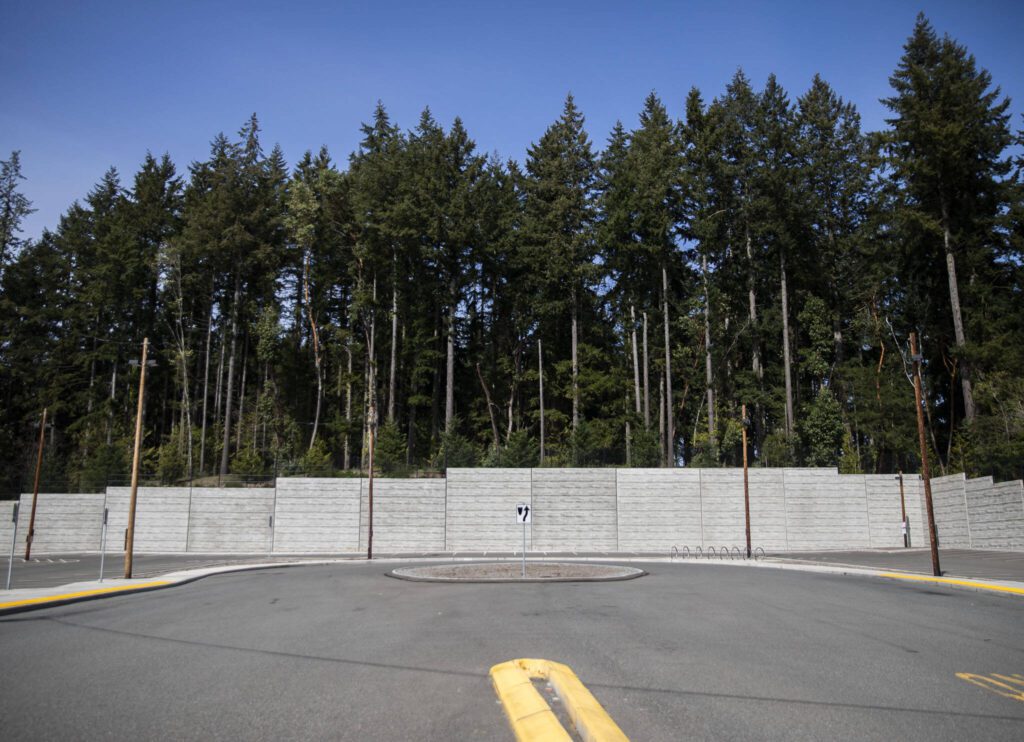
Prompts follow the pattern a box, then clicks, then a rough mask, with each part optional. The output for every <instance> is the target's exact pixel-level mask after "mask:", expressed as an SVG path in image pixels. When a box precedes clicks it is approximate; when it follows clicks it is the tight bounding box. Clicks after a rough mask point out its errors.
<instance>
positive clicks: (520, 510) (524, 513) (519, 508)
mask: <svg viewBox="0 0 1024 742" xmlns="http://www.w3.org/2000/svg"><path fill="white" fill-rule="evenodd" d="M516 522H518V523H522V524H523V573H522V575H523V577H524V578H525V577H526V525H527V524H528V523H532V522H533V508H531V507H530V506H529V505H527V504H526V503H525V502H517V503H516Z"/></svg>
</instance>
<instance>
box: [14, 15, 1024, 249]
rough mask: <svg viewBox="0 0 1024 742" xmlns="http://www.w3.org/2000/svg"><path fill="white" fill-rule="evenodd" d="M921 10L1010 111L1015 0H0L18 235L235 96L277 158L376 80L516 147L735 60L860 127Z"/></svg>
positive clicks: (707, 85) (183, 159)
mask: <svg viewBox="0 0 1024 742" xmlns="http://www.w3.org/2000/svg"><path fill="white" fill-rule="evenodd" d="M919 10H923V11H924V12H925V13H926V14H927V15H928V17H929V19H930V20H931V21H932V24H933V25H934V26H935V28H936V30H937V31H938V32H939V33H940V34H942V33H948V34H950V35H951V36H953V37H954V38H956V39H957V40H959V41H960V42H961V43H963V44H965V45H966V46H967V47H968V49H969V50H970V51H971V52H972V53H974V55H975V56H976V57H977V59H978V62H979V64H980V65H981V66H982V67H985V68H986V69H988V70H989V71H990V72H991V73H992V75H993V78H994V81H995V83H996V84H998V85H1000V86H1001V87H1002V89H1003V92H1004V93H1005V94H1006V95H1008V96H1009V97H1010V98H1012V99H1013V103H1012V104H1011V111H1012V112H1013V114H1014V118H1013V126H1014V128H1015V129H1019V128H1021V126H1022V121H1021V117H1020V114H1021V113H1022V112H1024V105H1022V104H1024V45H1022V44H1021V43H1020V38H1021V31H1022V30H1024V2H1020V0H1017V1H1004V2H999V1H997V0H973V1H972V2H968V0H959V1H957V0H942V1H939V0H916V1H913V2H907V1H906V0H853V1H851V2H833V1H832V0H818V1H817V2H795V1H794V0H775V1H774V2H756V1H754V0H734V1H733V2H696V1H694V0H678V1H677V2H625V1H623V0H619V1H618V2H604V0H590V1H589V2H558V1H557V0H552V1H551V2H534V1H533V0H519V1H517V2H507V3H506V2H486V0H477V1H476V2H443V1H437V2H430V1H429V0H420V1H418V2H417V1H407V2H389V1H388V0H378V1H377V2H345V1H343V0H336V1H334V2H326V1H324V2H312V1H310V2H303V1H302V0H292V1H291V2H288V1H287V0H272V1H271V2H264V1H262V0H250V1H249V2H219V1H218V0H205V1H202V2H192V1H191V0H178V1H177V2H171V1H167V2H155V1H149V0H130V1H127V2H103V1H102V0H94V1H92V2H81V1H80V2H54V1H51V0H29V1H28V2H26V1H24V0H0V159H7V157H8V156H9V154H10V152H11V151H12V150H15V149H18V150H21V153H22V154H21V157H22V170H23V172H24V174H25V175H26V177H27V178H28V180H27V181H26V182H24V184H23V192H24V193H25V194H26V195H27V196H28V197H29V198H30V199H31V200H32V201H33V203H34V205H35V207H36V208H37V209H38V212H37V213H36V214H33V215H32V216H31V217H29V219H28V220H27V222H26V224H25V227H26V229H25V235H26V236H30V237H35V236H38V234H39V233H40V232H41V231H42V229H43V228H44V227H49V228H53V227H55V226H56V225H57V220H58V218H59V216H60V214H61V213H63V212H64V211H65V210H66V209H67V208H68V206H69V205H70V204H71V203H72V201H74V200H75V199H80V198H82V197H83V196H84V195H85V194H86V193H87V192H88V191H89V190H90V189H91V187H92V186H93V185H94V184H95V183H96V182H97V181H98V180H99V179H100V177H101V176H102V175H103V173H104V171H106V169H107V168H108V167H110V166H111V165H113V166H115V167H117V169H118V170H119V171H120V173H121V175H122V182H124V183H125V184H128V183H130V180H131V177H132V176H133V174H134V172H135V171H136V169H137V168H138V166H139V164H140V163H141V162H142V159H143V157H144V156H145V154H146V151H147V150H150V151H152V152H153V153H154V154H156V155H159V154H162V153H164V152H167V153H169V154H170V156H171V158H172V159H173V160H174V162H175V163H176V165H177V166H178V171H179V172H180V173H186V172H187V168H188V164H189V163H190V162H191V161H193V160H197V159H203V158H205V156H206V155H207V153H208V151H209V142H210V140H211V139H212V138H213V137H214V136H215V135H216V134H217V133H218V132H221V131H224V132H226V133H228V134H234V133H235V132H236V131H237V130H238V128H239V127H240V126H241V125H242V123H243V122H244V121H245V120H246V119H247V118H248V116H249V115H250V114H251V113H252V112H256V113H257V114H258V116H259V118H260V121H261V124H262V127H263V132H264V134H263V136H264V144H265V146H266V148H267V149H268V150H269V148H270V147H271V146H272V145H273V144H274V143H279V144H280V145H281V146H282V148H283V149H284V152H285V155H286V157H287V158H288V161H289V163H294V162H295V161H296V160H297V159H298V158H299V157H300V156H301V155H302V153H303V152H304V151H305V150H307V149H314V150H315V149H317V148H319V147H320V145H321V144H326V145H327V146H328V147H329V149H330V151H331V153H332V155H333V156H334V158H335V160H337V161H339V162H341V163H342V164H344V163H345V162H346V161H347V157H348V154H349V153H350V152H351V151H352V150H353V149H354V148H355V147H356V146H357V144H358V141H359V138H360V135H359V124H360V123H361V122H363V121H366V120H368V119H369V118H370V115H371V113H372V111H373V107H374V105H375V103H376V101H377V100H378V99H380V100H382V101H383V102H384V104H385V106H386V107H387V109H388V111H389V113H390V114H391V116H392V119H393V120H394V121H395V122H396V123H397V124H398V125H400V126H401V127H402V128H404V129H408V128H412V127H413V126H415V124H416V122H417V119H418V117H419V113H420V111H422V109H423V108H424V107H425V106H430V108H431V109H432V111H433V112H434V115H435V117H436V118H437V119H438V120H439V121H440V122H441V123H442V124H444V125H445V126H448V125H449V124H450V123H451V121H452V119H453V118H454V117H455V116H461V117H462V119H463V121H464V122H465V124H466V127H467V129H468V130H469V133H470V135H471V136H472V137H473V138H474V139H475V141H476V143H477V146H478V148H479V149H480V150H483V151H485V152H497V153H498V154H499V155H501V156H502V157H503V158H510V157H511V158H515V159H518V160H522V158H523V157H524V155H525V151H526V148H527V147H528V146H529V144H530V143H531V142H534V141H536V140H537V139H538V138H539V136H540V135H541V134H542V133H543V131H544V129H545V128H546V127H547V126H548V125H549V124H550V123H551V122H552V121H554V120H555V119H556V118H557V117H558V115H559V113H560V111H561V106H562V103H563V100H564V98H565V95H566V93H567V92H569V91H571V92H572V93H573V94H574V95H575V96H576V100H577V103H578V104H579V106H580V108H581V109H582V110H583V112H584V114H585V115H586V117H587V129H588V131H589V132H590V135H591V137H592V139H593V140H594V142H595V144H596V145H597V146H598V148H601V147H603V146H604V143H605V140H606V138H607V136H608V133H609V131H610V130H611V127H612V125H613V124H614V123H615V121H616V120H617V119H621V120H622V121H623V123H624V124H625V125H626V126H628V127H632V126H634V125H635V122H636V117H637V114H638V112H639V110H640V108H641V105H642V103H643V99H644V97H645V96H646V95H647V93H648V92H650V91H651V90H654V91H656V92H657V93H658V94H659V95H660V96H661V98H662V100H663V101H664V102H665V104H666V105H667V106H668V109H669V112H670V113H671V114H672V115H674V116H676V117H682V116H683V113H684V111H683V108H684V101H685V97H686V93H687V91H688V90H689V89H690V87H692V86H694V85H695V86H697V87H698V88H700V90H701V92H702V93H703V94H704V96H705V98H706V99H708V100H710V99H711V98H714V97H715V96H717V95H719V94H720V93H721V92H722V91H723V89H724V86H725V84H726V82H727V81H728V80H729V78H730V77H732V75H733V73H734V72H735V71H736V69H737V68H739V67H742V68H743V69H744V70H745V71H746V72H747V74H748V75H749V76H750V78H751V79H752V80H753V82H754V84H755V85H756V86H758V87H760V86H761V85H762V84H763V82H764V80H765V78H766V77H767V75H768V74H769V73H770V72H775V73H776V75H777V76H778V78H779V81H780V82H781V83H782V85H783V86H784V87H785V88H786V89H787V91H788V92H789V93H790V96H791V98H794V99H795V98H796V97H798V96H799V95H800V94H802V93H803V91H805V90H806V89H807V87H808V85H809V83H810V80H811V78H812V76H813V75H814V73H816V72H820V73H821V74H822V76H823V77H824V78H825V79H826V80H828V81H829V82H830V83H831V84H832V85H833V87H834V88H836V90H837V91H838V92H839V93H840V94H841V95H842V96H843V97H845V98H846V99H848V100H851V101H853V102H854V103H855V104H856V105H857V107H858V109H859V110H860V112H861V114H862V116H863V119H864V125H865V128H868V129H877V128H881V127H883V126H884V118H885V111H884V109H883V108H882V106H881V105H880V104H879V102H878V99H879V98H880V97H883V96H886V95H888V94H889V85H888V78H889V75H890V74H891V73H892V71H893V70H894V69H895V67H896V64H897V61H898V60H899V57H900V54H901V52H902V45H903V42H904V41H905V40H906V38H907V36H908V35H909V34H910V32H911V30H912V29H913V25H914V18H915V16H916V14H917V12H918V11H919Z"/></svg>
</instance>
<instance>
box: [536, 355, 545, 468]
mask: <svg viewBox="0 0 1024 742" xmlns="http://www.w3.org/2000/svg"><path fill="white" fill-rule="evenodd" d="M537 382H538V384H539V388H540V465H541V466H544V346H543V344H542V343H541V340H540V338H537Z"/></svg>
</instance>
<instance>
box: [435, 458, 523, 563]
mask: <svg viewBox="0 0 1024 742" xmlns="http://www.w3.org/2000/svg"><path fill="white" fill-rule="evenodd" d="M530 481H531V471H530V469H449V470H448V503H447V509H446V514H447V523H446V550H447V551H452V552H462V551H517V552H518V551H521V550H522V548H523V527H522V526H521V525H519V524H518V523H516V504H517V503H520V502H525V503H527V504H528V505H530V504H531V489H530ZM531 506H532V505H531ZM531 530H532V527H531V526H527V527H526V548H527V549H530V548H531V547H532V540H531V539H532V534H531Z"/></svg>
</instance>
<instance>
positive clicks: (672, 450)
mask: <svg viewBox="0 0 1024 742" xmlns="http://www.w3.org/2000/svg"><path fill="white" fill-rule="evenodd" d="M661 293H662V305H663V306H664V309H665V435H666V439H665V452H666V460H665V466H669V467H672V466H675V465H676V425H675V411H674V410H673V409H672V408H673V404H672V345H671V343H670V341H669V315H668V269H667V268H666V267H665V266H664V265H662V266H661Z"/></svg>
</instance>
